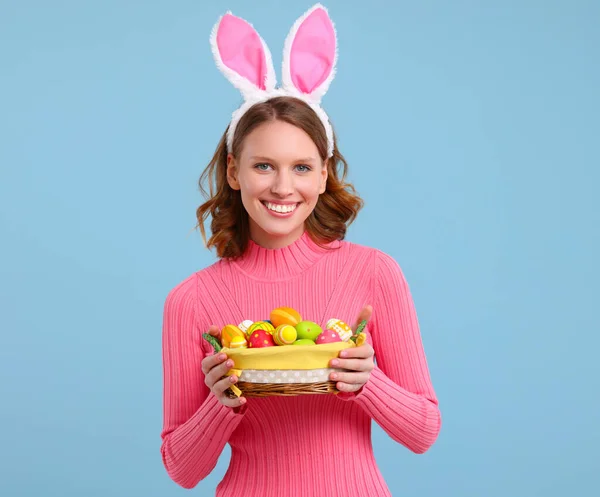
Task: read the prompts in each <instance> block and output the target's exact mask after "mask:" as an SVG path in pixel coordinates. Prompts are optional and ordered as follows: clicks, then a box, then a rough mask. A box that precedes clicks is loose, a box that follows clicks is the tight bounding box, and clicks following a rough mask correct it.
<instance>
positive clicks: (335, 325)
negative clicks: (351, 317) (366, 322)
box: [325, 319, 352, 342]
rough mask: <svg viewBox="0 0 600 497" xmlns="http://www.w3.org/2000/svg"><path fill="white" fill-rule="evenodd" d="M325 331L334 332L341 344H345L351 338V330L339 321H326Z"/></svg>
mask: <svg viewBox="0 0 600 497" xmlns="http://www.w3.org/2000/svg"><path fill="white" fill-rule="evenodd" d="M325 329H327V330H332V331H335V332H336V333H337V334H338V335H339V336H340V338H341V339H342V342H347V341H348V340H350V337H351V336H352V328H350V326H348V325H347V324H346V323H344V322H343V321H342V320H341V319H330V320H329V321H327V325H326V326H325Z"/></svg>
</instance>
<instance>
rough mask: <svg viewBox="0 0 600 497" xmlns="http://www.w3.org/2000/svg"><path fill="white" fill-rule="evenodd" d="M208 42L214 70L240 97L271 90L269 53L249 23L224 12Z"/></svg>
mask: <svg viewBox="0 0 600 497" xmlns="http://www.w3.org/2000/svg"><path fill="white" fill-rule="evenodd" d="M210 41H211V46H212V51H213V55H214V57H215V62H216V63H217V66H218V68H219V69H220V70H221V72H223V74H225V76H226V77H227V79H228V80H229V81H231V83H232V84H233V85H234V86H235V87H236V88H238V89H239V90H240V91H241V92H242V93H243V94H244V96H246V97H247V96H251V95H253V94H255V93H256V92H257V90H258V91H260V90H262V91H265V90H272V89H273V88H274V87H275V70H274V68H273V61H272V59H271V53H270V52H269V49H268V47H267V45H266V43H265V42H264V41H263V39H262V38H261V37H260V36H259V34H258V33H257V32H256V30H255V29H254V28H253V27H252V25H251V24H250V23H248V22H247V21H245V20H244V19H242V18H240V17H236V16H234V15H232V14H231V12H228V13H226V14H225V15H224V16H223V17H222V18H221V19H219V21H218V22H217V24H215V26H214V28H213V32H212V34H211V40H210Z"/></svg>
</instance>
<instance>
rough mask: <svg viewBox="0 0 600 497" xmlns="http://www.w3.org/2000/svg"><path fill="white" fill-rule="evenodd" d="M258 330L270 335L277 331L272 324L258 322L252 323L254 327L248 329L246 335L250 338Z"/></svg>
mask: <svg viewBox="0 0 600 497" xmlns="http://www.w3.org/2000/svg"><path fill="white" fill-rule="evenodd" d="M256 330H264V331H266V332H268V333H270V334H273V332H274V331H275V327H274V326H273V325H272V324H271V323H267V322H266V321H257V322H256V323H252V326H250V327H249V328H248V331H246V333H247V334H248V336H250V335H251V334H252V332H254V331H256Z"/></svg>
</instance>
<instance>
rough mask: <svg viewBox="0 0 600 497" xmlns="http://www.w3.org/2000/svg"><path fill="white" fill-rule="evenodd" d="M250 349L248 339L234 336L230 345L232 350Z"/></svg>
mask: <svg viewBox="0 0 600 497" xmlns="http://www.w3.org/2000/svg"><path fill="white" fill-rule="evenodd" d="M247 347H248V342H247V341H246V337H240V336H234V337H233V338H232V339H231V342H230V343H229V348H230V349H245V348H247Z"/></svg>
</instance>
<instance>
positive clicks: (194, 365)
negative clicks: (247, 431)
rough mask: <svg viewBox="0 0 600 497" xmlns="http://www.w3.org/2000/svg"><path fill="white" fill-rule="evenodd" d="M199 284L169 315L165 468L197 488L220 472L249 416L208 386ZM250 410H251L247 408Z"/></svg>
mask: <svg viewBox="0 0 600 497" xmlns="http://www.w3.org/2000/svg"><path fill="white" fill-rule="evenodd" d="M197 298H198V295H197V281H196V276H195V275H194V276H191V277H190V278H188V279H186V280H185V281H183V282H181V283H180V284H179V285H177V286H176V287H175V288H173V289H172V290H171V292H169V295H168V296H167V298H166V300H165V305H164V313H163V342H162V345H163V374H164V405H163V411H164V412H163V414H164V424H163V430H162V433H161V438H162V445H161V454H162V459H163V464H164V466H165V468H166V470H167V473H168V474H169V476H170V477H171V479H172V480H173V481H174V482H176V483H177V484H179V485H181V486H182V487H184V488H193V487H195V486H196V485H197V484H198V482H199V481H201V480H202V479H203V478H205V477H206V476H207V475H208V474H209V473H210V472H211V471H212V470H213V469H214V467H215V465H216V463H217V460H218V458H219V455H220V454H221V452H222V451H223V448H224V447H225V444H226V443H227V441H228V439H229V437H230V435H231V434H232V432H233V431H234V430H235V428H236V427H237V426H238V424H239V423H240V421H241V419H242V418H243V416H244V414H243V413H244V410H242V411H240V412H239V413H236V412H234V411H233V409H231V408H230V407H227V406H224V405H223V404H221V403H220V402H219V401H218V400H217V398H216V397H215V396H214V395H212V394H211V393H210V390H209V389H208V387H207V386H206V385H205V384H204V374H203V373H202V367H201V362H202V359H203V358H204V357H205V355H206V354H209V353H211V352H210V351H209V350H208V348H207V347H205V345H204V340H203V339H202V336H201V333H202V332H201V330H200V327H199V324H202V325H203V326H204V325H206V326H207V325H208V323H202V321H201V320H200V319H199V318H198V312H197V307H198V306H197ZM243 407H246V406H243Z"/></svg>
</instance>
